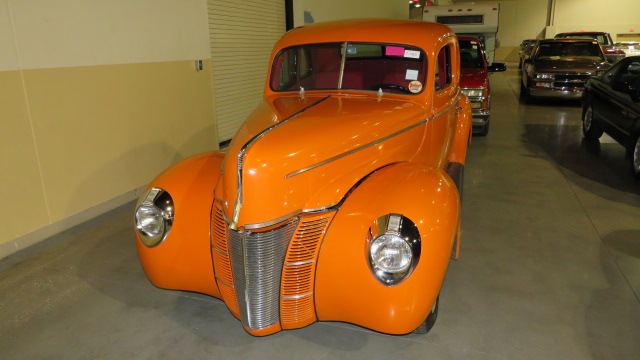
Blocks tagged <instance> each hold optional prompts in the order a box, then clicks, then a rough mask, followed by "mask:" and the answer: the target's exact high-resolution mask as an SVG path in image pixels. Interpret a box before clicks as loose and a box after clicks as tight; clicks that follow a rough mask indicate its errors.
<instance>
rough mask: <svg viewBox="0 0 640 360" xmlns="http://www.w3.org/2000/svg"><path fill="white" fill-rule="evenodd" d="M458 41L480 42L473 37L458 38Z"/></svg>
mask: <svg viewBox="0 0 640 360" xmlns="http://www.w3.org/2000/svg"><path fill="white" fill-rule="evenodd" d="M458 40H463V41H477V42H480V39H478V38H477V37H475V36H458Z"/></svg>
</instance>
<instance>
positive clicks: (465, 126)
mask: <svg viewBox="0 0 640 360" xmlns="http://www.w3.org/2000/svg"><path fill="white" fill-rule="evenodd" d="M458 108H459V110H458V113H457V119H456V129H455V134H454V137H453V142H452V144H451V153H450V154H449V162H450V163H459V164H463V165H464V162H465V159H466V157H467V148H468V145H469V143H470V142H471V128H472V124H471V103H470V102H469V98H468V97H467V96H466V95H464V94H460V101H459V102H458Z"/></svg>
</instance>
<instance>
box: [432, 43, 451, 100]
mask: <svg viewBox="0 0 640 360" xmlns="http://www.w3.org/2000/svg"><path fill="white" fill-rule="evenodd" d="M435 71H436V73H435V78H436V90H440V89H442V88H444V87H446V86H447V85H449V84H450V83H451V45H447V46H445V47H443V48H442V49H440V52H439V53H438V57H437V58H436V70H435Z"/></svg>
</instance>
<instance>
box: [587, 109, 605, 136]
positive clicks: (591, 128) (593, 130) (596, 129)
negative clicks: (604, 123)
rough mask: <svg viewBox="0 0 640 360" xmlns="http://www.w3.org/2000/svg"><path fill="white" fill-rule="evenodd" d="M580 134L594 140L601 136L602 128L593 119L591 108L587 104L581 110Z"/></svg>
mask: <svg viewBox="0 0 640 360" xmlns="http://www.w3.org/2000/svg"><path fill="white" fill-rule="evenodd" d="M582 134H583V135H584V137H585V139H589V140H596V139H599V138H600V136H602V129H600V126H598V124H597V123H596V122H595V121H594V120H593V109H592V108H591V105H589V106H587V107H586V108H585V109H584V111H583V112H582Z"/></svg>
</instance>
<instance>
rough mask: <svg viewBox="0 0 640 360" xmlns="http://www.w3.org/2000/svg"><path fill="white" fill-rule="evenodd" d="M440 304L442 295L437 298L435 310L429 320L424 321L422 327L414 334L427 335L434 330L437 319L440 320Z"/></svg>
mask: <svg viewBox="0 0 640 360" xmlns="http://www.w3.org/2000/svg"><path fill="white" fill-rule="evenodd" d="M439 302H440V295H438V297H437V298H436V303H435V304H433V308H432V309H431V312H430V313H429V315H427V318H426V319H425V320H424V322H423V323H422V324H420V326H418V327H417V328H416V329H415V330H413V333H414V334H426V333H428V332H429V330H431V328H433V325H435V323H436V319H437V318H438V303H439Z"/></svg>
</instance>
